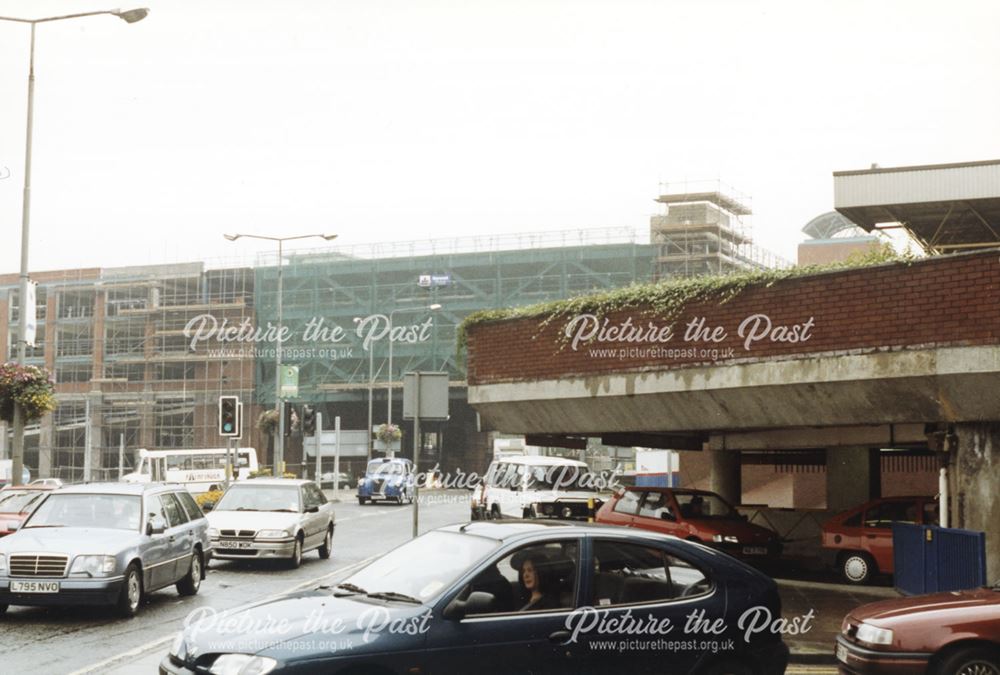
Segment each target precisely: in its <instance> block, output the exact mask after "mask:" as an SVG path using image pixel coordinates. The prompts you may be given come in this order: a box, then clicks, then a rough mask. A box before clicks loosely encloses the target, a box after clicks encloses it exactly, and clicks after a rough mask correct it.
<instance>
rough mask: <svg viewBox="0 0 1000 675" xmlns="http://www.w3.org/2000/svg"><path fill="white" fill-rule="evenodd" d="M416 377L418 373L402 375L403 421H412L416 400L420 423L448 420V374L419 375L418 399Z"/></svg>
mask: <svg viewBox="0 0 1000 675" xmlns="http://www.w3.org/2000/svg"><path fill="white" fill-rule="evenodd" d="M417 375H418V373H406V374H405V375H403V419H404V420H412V419H413V417H414V412H416V407H417V405H416V402H417V401H418V400H419V401H420V413H419V415H417V417H419V418H420V419H421V421H424V422H427V421H432V420H446V419H448V373H419V375H420V393H419V397H418V394H417Z"/></svg>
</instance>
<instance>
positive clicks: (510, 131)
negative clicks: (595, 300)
mask: <svg viewBox="0 0 1000 675" xmlns="http://www.w3.org/2000/svg"><path fill="white" fill-rule="evenodd" d="M120 1H121V2H125V0H120ZM139 2H140V3H143V2H144V3H145V5H143V4H138V5H127V4H126V5H122V8H123V9H128V8H131V7H134V6H148V7H149V8H150V13H149V16H148V17H147V18H146V19H145V20H143V21H141V22H139V23H135V24H131V25H130V24H126V23H125V22H123V21H121V20H119V19H118V18H116V17H114V16H109V15H103V16H97V17H90V18H84V19H74V20H69V21H63V22H54V23H47V24H42V25H39V26H38V28H37V37H36V91H35V117H34V124H35V131H34V149H33V155H32V162H33V170H32V175H31V182H32V200H31V237H30V249H29V268H30V269H31V270H33V271H39V270H49V269H63V268H76V267H113V266H124V265H144V264H155V263H166V262H180V261H191V260H209V261H211V260H223V259H230V260H231V259H239V258H243V257H247V258H252V256H253V255H254V253H255V252H257V251H270V250H273V244H270V243H268V242H259V241H257V242H255V241H252V240H249V241H248V240H240V241H238V242H228V241H226V240H225V239H224V238H223V237H222V234H223V233H226V232H242V233H252V234H260V235H265V236H294V235H300V234H311V233H319V232H324V233H337V234H338V235H339V239H338V243H342V244H344V245H348V246H349V245H354V244H364V243H369V242H391V241H411V240H426V239H432V238H447V237H454V236H465V235H470V234H477V235H488V234H495V233H515V232H541V231H549V230H569V229H589V228H598V227H629V228H634V229H635V230H636V231H638V232H643V231H646V230H647V229H648V223H649V216H650V215H652V214H654V213H657V212H658V211H659V207H658V205H657V204H656V203H655V202H654V199H655V197H656V195H657V194H658V191H659V186H660V184H661V183H664V182H670V183H675V184H676V183H678V182H682V181H686V180H704V179H709V180H720V181H722V182H724V183H725V184H728V185H731V186H733V187H734V188H735V189H737V190H739V191H740V192H742V193H744V194H746V195H749V196H750V198H751V201H750V203H751V205H752V208H753V211H754V215H753V217H752V219H751V220H750V221H749V222H750V223H752V226H753V231H754V234H755V236H756V238H757V240H758V242H759V243H760V244H761V245H763V246H765V247H767V248H770V249H771V250H773V251H775V252H776V253H778V254H780V255H782V256H785V257H786V258H789V259H794V257H795V249H796V245H797V244H798V243H799V242H800V241H802V239H803V238H804V235H802V234H801V232H800V230H801V228H802V226H804V225H805V224H806V222H808V221H809V220H810V219H811V218H812V217H814V216H816V215H819V214H820V213H823V212H825V211H829V210H831V209H832V207H833V179H832V172H834V171H839V170H849V169H864V168H868V167H869V166H870V165H871V164H872V163H873V162H874V163H878V164H879V165H881V166H902V165H912V164H930V163H939V162H956V161H974V160H984V159H996V158H1000V80H998V79H997V77H996V73H997V72H1000V41H998V40H996V27H997V26H998V25H1000V3H996V2H993V1H992V0H955V1H953V2H950V3H948V4H943V3H940V2H939V1H938V0H934V1H931V0H906V1H891V0H885V1H882V2H877V3H876V2H867V1H852V0H836V1H828V2H821V1H809V2H803V1H802V0H796V1H789V2H785V1H777V0H775V1H772V0H732V1H727V0H655V1H645V0H467V1H466V2H455V1H452V2H447V1H444V0H440V1H430V0H352V1H338V0H324V1H320V0H281V1H280V2H279V1H278V0H271V1H270V2H263V1H261V0H164V1H160V0H139ZM95 3H96V0H93V1H91V0H87V1H86V2H83V1H82V0H75V1H72V2H68V1H61V0H30V1H29V0H0V15H2V16H13V17H22V18H40V17H43V16H53V15H59V14H64V13H71V12H83V11H92V10H100V9H109V8H112V7H111V6H105V5H101V4H95ZM29 36H30V29H29V27H28V26H27V25H24V24H16V23H9V22H3V21H0V235H2V236H0V273H12V272H16V271H17V270H18V265H19V259H20V258H19V250H20V225H21V204H22V199H21V194H22V181H23V176H24V173H23V170H24V139H25V119H26V90H27V71H28V54H29ZM317 245H321V242H319V241H318V240H317Z"/></svg>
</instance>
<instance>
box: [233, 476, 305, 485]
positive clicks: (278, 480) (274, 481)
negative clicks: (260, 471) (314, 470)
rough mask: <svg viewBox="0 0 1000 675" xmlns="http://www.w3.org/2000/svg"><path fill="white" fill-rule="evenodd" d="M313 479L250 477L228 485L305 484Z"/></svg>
mask: <svg viewBox="0 0 1000 675" xmlns="http://www.w3.org/2000/svg"><path fill="white" fill-rule="evenodd" d="M312 482H314V481H311V480H306V479H304V478H250V479H247V480H240V481H236V482H235V483H233V484H232V485H231V486H230V487H236V486H237V485H249V486H254V485H296V486H298V485H305V484H306V483H312Z"/></svg>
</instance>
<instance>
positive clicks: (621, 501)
mask: <svg viewBox="0 0 1000 675" xmlns="http://www.w3.org/2000/svg"><path fill="white" fill-rule="evenodd" d="M639 494H641V493H638V492H632V491H631V490H626V491H625V493H624V494H623V495H622V496H621V497H619V498H618V499H617V500H616V501H615V505H614V509H613V510H614V511H615V513H624V514H626V515H629V516H634V515H635V512H636V511H637V510H638V509H639Z"/></svg>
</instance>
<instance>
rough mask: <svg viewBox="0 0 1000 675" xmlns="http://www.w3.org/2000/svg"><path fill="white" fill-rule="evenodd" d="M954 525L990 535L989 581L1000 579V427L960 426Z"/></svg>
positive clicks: (954, 464) (953, 467)
mask: <svg viewBox="0 0 1000 675" xmlns="http://www.w3.org/2000/svg"><path fill="white" fill-rule="evenodd" d="M955 434H956V435H957V436H958V449H957V451H956V452H955V457H954V458H953V459H952V462H951V467H950V468H949V471H951V472H954V473H953V482H952V484H953V485H955V487H956V490H955V494H954V495H953V498H952V502H951V504H952V525H953V527H959V528H962V529H966V530H977V531H979V532H985V533H986V581H987V583H993V582H995V581H997V580H998V578H1000V490H998V489H997V486H1000V423H996V422H992V423H990V422H983V423H975V424H956V425H955Z"/></svg>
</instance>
